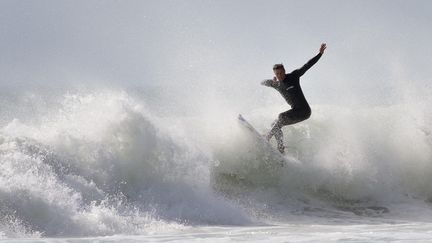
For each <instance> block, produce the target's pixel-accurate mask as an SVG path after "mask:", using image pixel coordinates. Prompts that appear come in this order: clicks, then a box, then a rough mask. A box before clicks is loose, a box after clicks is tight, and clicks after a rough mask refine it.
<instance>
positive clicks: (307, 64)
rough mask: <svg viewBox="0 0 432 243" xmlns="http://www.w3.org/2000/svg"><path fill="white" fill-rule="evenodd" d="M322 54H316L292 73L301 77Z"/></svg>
mask: <svg viewBox="0 0 432 243" xmlns="http://www.w3.org/2000/svg"><path fill="white" fill-rule="evenodd" d="M321 56H322V54H321V53H318V55H316V56H315V57H313V58H312V59H310V60H309V61H308V62H307V63H306V64H305V65H303V67H301V68H299V69H297V70H295V71H294V72H295V73H296V74H297V75H298V76H299V77H301V76H303V74H304V73H305V72H306V71H307V70H309V68H311V67H312V66H313V65H314V64H315V63H317V62H318V60H319V59H320V58H321Z"/></svg>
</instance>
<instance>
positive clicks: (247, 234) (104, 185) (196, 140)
mask: <svg viewBox="0 0 432 243" xmlns="http://www.w3.org/2000/svg"><path fill="white" fill-rule="evenodd" d="M147 90H148V89H147ZM2 92H4V93H2V95H1V98H0V101H1V105H2V110H1V111H0V240H2V241H10V242H90V241H92V242H116V241H131V242H141V241H152V242H167V241H178V242H233V241H234V242H237V241H250V242H402V241H403V242H430V241H432V187H431V183H432V163H431V162H432V146H431V145H432V137H431V126H430V124H431V121H432V119H431V118H432V116H431V112H430V110H429V109H428V107H429V105H428V104H430V102H429V101H428V100H427V99H424V100H422V102H418V103H410V102H401V103H398V104H392V105H380V106H378V105H377V106H369V107H367V108H365V107H358V108H352V107H351V108H348V107H344V106H336V105H313V106H312V109H313V115H312V117H311V118H310V119H309V120H307V121H305V122H303V123H300V124H297V125H294V126H291V127H286V128H284V133H285V139H286V145H287V147H288V151H289V152H288V156H287V157H286V158H285V160H284V161H283V163H284V164H283V166H280V165H279V164H278V161H277V159H276V157H275V156H274V155H272V154H271V153H269V152H268V151H266V150H264V149H263V148H262V146H260V145H259V144H258V143H256V141H255V140H254V139H253V138H251V136H250V134H248V133H247V132H246V131H244V130H243V129H242V128H241V127H240V126H239V124H238V122H237V115H238V114H237V113H236V111H235V110H225V111H223V112H222V111H221V110H223V109H219V110H217V109H216V110H213V111H215V112H214V113H212V112H203V111H202V110H199V109H198V110H195V111H191V110H185V109H182V107H181V105H179V106H177V109H172V110H169V109H167V106H164V104H160V103H159V102H158V101H159V100H158V99H157V98H155V97H156V94H155V93H152V94H149V93H148V92H146V91H145V90H139V89H133V90H132V89H129V90H127V89H126V90H118V89H111V90H109V89H104V90H85V91H83V90H79V89H70V90H68V89H65V88H63V89H59V90H56V89H19V88H17V89H13V90H12V89H10V90H6V91H2ZM161 92H162V91H161ZM169 107H171V108H172V104H170V105H169ZM280 109H283V108H281V107H274V108H271V109H268V108H266V109H264V108H259V109H252V110H248V111H245V110H243V111H242V113H243V115H244V116H245V117H246V119H248V120H249V121H250V122H251V123H252V124H253V125H254V126H255V127H256V128H257V130H259V131H260V132H265V131H267V129H268V128H269V124H270V123H271V122H272V120H273V119H274V117H275V114H277V111H278V110H280ZM168 111H169V112H168ZM401 114H403V115H401Z"/></svg>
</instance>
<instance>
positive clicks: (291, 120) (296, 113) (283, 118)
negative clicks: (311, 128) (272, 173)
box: [267, 109, 311, 153]
mask: <svg viewBox="0 0 432 243" xmlns="http://www.w3.org/2000/svg"><path fill="white" fill-rule="evenodd" d="M310 115H311V112H310V109H305V110H292V109H291V110H288V111H285V112H282V113H280V114H279V116H278V119H277V120H276V122H275V123H274V124H273V126H272V129H271V130H270V132H269V134H268V135H267V140H270V138H271V137H272V136H273V135H274V136H275V138H276V142H277V146H278V150H279V151H280V152H281V153H283V152H284V150H285V146H284V143H283V132H282V127H283V126H287V125H292V124H295V123H298V122H301V121H304V120H306V119H308V118H309V117H310Z"/></svg>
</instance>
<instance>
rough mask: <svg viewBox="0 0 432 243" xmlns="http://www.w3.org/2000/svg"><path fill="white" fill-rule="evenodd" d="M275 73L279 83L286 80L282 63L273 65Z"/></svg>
mask: <svg viewBox="0 0 432 243" xmlns="http://www.w3.org/2000/svg"><path fill="white" fill-rule="evenodd" d="M273 72H274V74H275V76H276V78H277V79H278V80H279V81H282V80H284V79H285V68H284V66H283V64H282V63H281V64H275V65H273Z"/></svg>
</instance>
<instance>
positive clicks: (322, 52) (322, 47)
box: [319, 43, 327, 54]
mask: <svg viewBox="0 0 432 243" xmlns="http://www.w3.org/2000/svg"><path fill="white" fill-rule="evenodd" d="M326 48H327V44H326V43H322V44H321V47H320V50H319V52H320V53H321V54H324V50H325V49H326Z"/></svg>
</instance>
